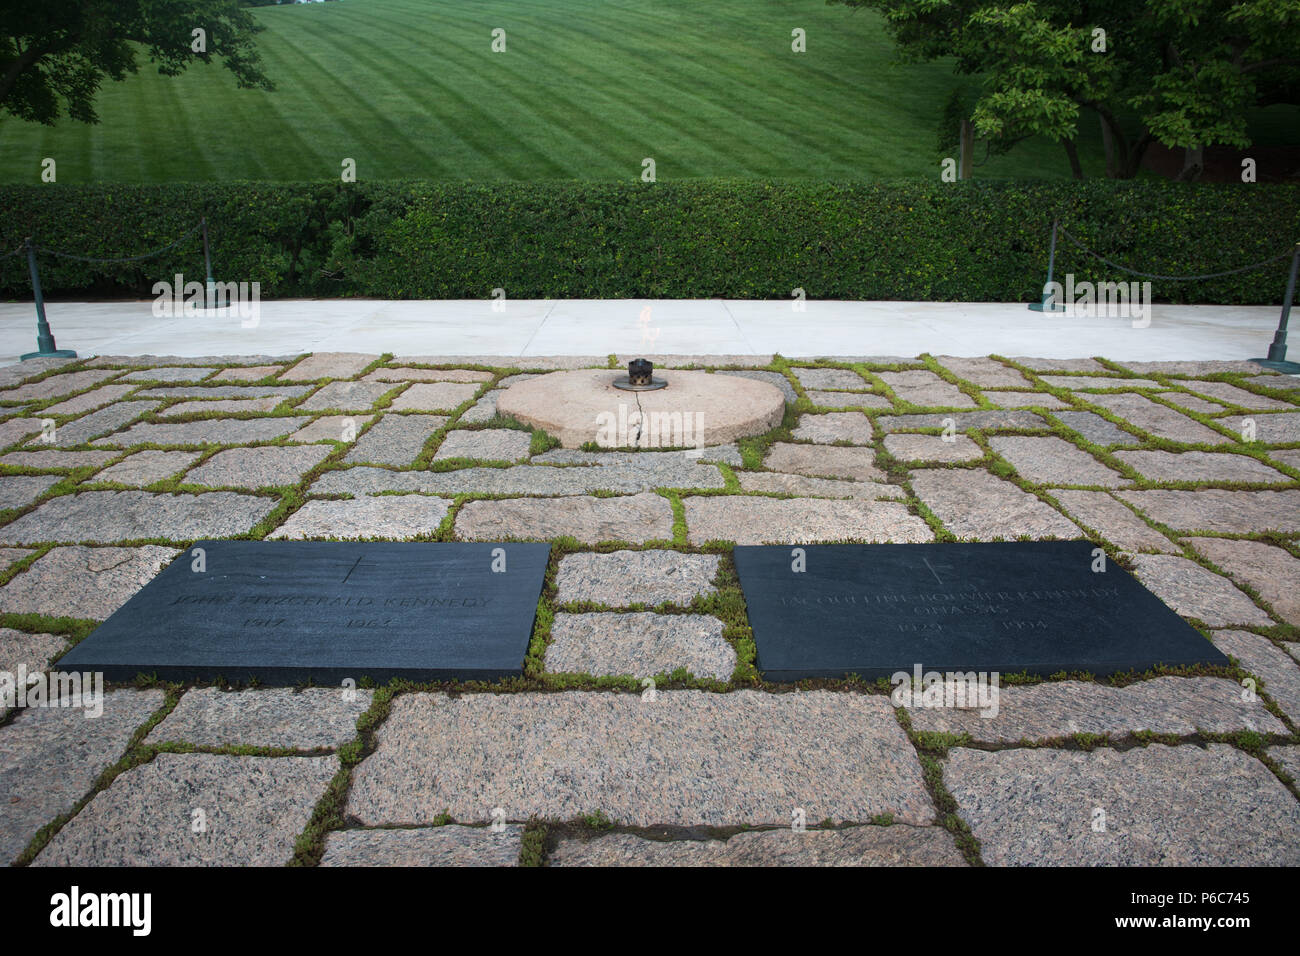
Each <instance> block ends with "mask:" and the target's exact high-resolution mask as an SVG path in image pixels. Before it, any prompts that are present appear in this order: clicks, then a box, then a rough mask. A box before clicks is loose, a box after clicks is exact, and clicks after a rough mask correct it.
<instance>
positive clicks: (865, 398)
mask: <svg viewBox="0 0 1300 956" xmlns="http://www.w3.org/2000/svg"><path fill="white" fill-rule="evenodd" d="M805 394H806V395H807V396H808V400H809V401H810V402H812V403H813V404H814V405H817V406H818V407H820V408H892V407H893V405H894V403H893V402H891V401H890V400H889V399H888V398H886V397H885V396H884V395H877V394H875V393H874V392H824V391H822V390H820V389H809V390H808V391H807V392H805Z"/></svg>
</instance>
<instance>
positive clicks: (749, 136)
mask: <svg viewBox="0 0 1300 956" xmlns="http://www.w3.org/2000/svg"><path fill="white" fill-rule="evenodd" d="M256 16H257V17H258V18H259V19H260V20H261V21H262V22H263V23H265V25H266V31H265V32H264V33H262V34H261V35H260V37H259V40H258V42H259V45H260V48H261V50H262V53H263V58H264V60H265V65H266V69H267V72H268V73H269V74H270V76H271V77H272V79H273V80H274V81H275V82H276V84H277V86H278V89H277V90H276V92H274V93H264V92H260V91H251V90H239V89H236V88H235V85H234V83H233V80H232V79H231V77H230V75H229V74H228V73H227V72H226V71H224V70H222V69H220V68H219V67H216V66H213V67H211V68H201V69H192V70H191V71H190V72H188V73H187V74H185V75H184V76H182V77H180V78H177V79H168V78H164V77H160V76H159V75H158V74H157V72H156V69H155V68H153V67H152V66H150V65H149V64H148V63H147V62H146V63H144V64H143V65H142V69H141V73H140V74H139V75H137V76H135V77H132V78H130V79H128V80H127V81H126V82H124V83H109V84H108V85H107V86H106V87H105V88H104V90H103V91H102V93H101V95H100V98H99V111H100V115H101V117H102V123H101V124H100V125H98V126H93V127H87V126H84V125H82V124H79V123H73V122H71V121H67V120H64V121H62V122H61V123H60V125H59V126H58V127H56V128H49V127H43V126H36V125H31V124H23V123H19V122H17V121H16V120H13V119H12V118H9V119H6V120H5V121H3V122H2V123H0V181H4V182H38V181H39V177H40V171H41V161H42V159H43V158H44V157H53V158H54V159H55V160H56V161H57V163H58V181H59V182H60V183H76V182H87V181H111V182H157V181H172V180H209V179H277V180H300V179H324V178H332V177H336V176H338V175H339V172H340V169H341V167H340V163H341V161H342V160H343V159H344V158H345V157H351V158H353V159H355V160H356V162H357V172H358V176H359V178H363V179H394V178H423V179H455V180H460V179H477V180H500V179H557V178H563V179H573V178H580V179H604V180H609V179H633V178H636V177H638V176H639V175H640V172H641V161H642V159H643V158H645V157H653V158H654V159H655V161H656V164H657V171H658V176H659V179H660V180H666V179H671V178H683V177H705V176H728V177H790V178H802V177H807V178H815V179H861V178H895V177H931V176H938V173H939V159H938V157H937V156H936V155H935V152H934V142H935V127H936V123H937V117H938V113H939V109H940V107H941V105H942V103H943V101H944V99H945V97H946V96H947V94H948V93H949V91H950V90H951V89H952V87H953V86H954V84H956V83H958V82H961V81H959V79H958V78H957V77H955V76H954V75H953V73H952V71H951V67H950V66H949V65H948V64H928V65H920V66H900V65H896V64H894V63H893V62H892V60H893V48H892V45H891V43H890V41H889V40H888V38H887V37H886V36H885V34H884V31H883V29H882V28H881V24H880V21H879V20H878V19H877V18H876V17H875V15H874V14H871V13H868V12H862V11H860V12H853V11H851V10H849V9H848V8H845V7H828V6H826V5H825V4H824V3H823V2H822V0H711V2H708V3H702V2H700V0H529V2H524V0H480V2H474V3H467V2H464V0H339V2H334V3H323V4H308V5H303V6H293V7H270V8H261V9H259V10H257V11H256ZM495 27H502V28H504V29H505V30H506V32H507V38H508V39H507V43H508V50H507V52H505V53H503V54H496V53H492V52H491V51H490V41H491V36H490V34H491V31H492V29H493V28H495ZM795 27H802V28H803V29H805V30H806V31H807V37H808V41H807V42H808V52H807V53H804V54H794V53H792V52H791V50H790V32H791V30H792V29H793V28H795ZM965 82H969V81H965ZM1098 140H1099V136H1098V135H1097V130H1096V124H1095V123H1092V122H1088V123H1085V124H1084V131H1083V139H1082V142H1081V153H1082V155H1083V157H1084V163H1085V167H1086V168H1087V170H1088V171H1089V172H1090V173H1093V172H1098V173H1099V172H1100V167H1101V160H1100V146H1099V142H1098ZM976 175H977V176H997V177H1034V178H1051V179H1060V178H1065V177H1066V176H1067V175H1068V166H1067V164H1066V161H1065V156H1064V153H1063V151H1062V150H1061V148H1060V146H1059V145H1057V144H1054V143H1051V142H1047V141H1032V142H1027V143H1024V144H1021V145H1020V146H1018V147H1017V148H1016V149H1015V150H1013V151H1012V152H1011V153H1010V154H1009V155H1008V156H1006V157H1000V158H994V159H991V160H990V161H989V162H988V163H987V164H986V165H984V166H981V167H979V168H978V169H977V170H976Z"/></svg>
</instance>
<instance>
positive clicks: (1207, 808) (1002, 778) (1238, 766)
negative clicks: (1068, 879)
mask: <svg viewBox="0 0 1300 956" xmlns="http://www.w3.org/2000/svg"><path fill="white" fill-rule="evenodd" d="M943 778H944V783H945V785H946V786H947V789H948V791H949V792H950V793H951V794H952V795H953V797H954V799H955V800H956V801H957V812H958V814H959V815H960V816H961V817H962V819H964V820H965V821H966V822H967V823H968V824H969V825H970V828H971V831H972V833H973V834H974V836H975V838H976V839H977V840H979V841H980V854H981V856H982V857H983V859H984V861H985V863H987V864H989V865H992V866H1062V865H1071V866H1080V865H1086V866H1144V865H1145V866H1207V865H1208V866H1279V865H1291V866H1295V865H1297V864H1300V801H1297V800H1296V799H1295V798H1294V797H1293V796H1292V795H1291V794H1290V793H1289V792H1288V791H1287V789H1286V788H1285V787H1284V786H1282V784H1281V783H1280V782H1279V781H1278V779H1277V778H1276V777H1274V776H1273V774H1272V773H1270V772H1269V770H1268V768H1266V767H1265V766H1264V765H1263V764H1262V763H1260V762H1259V761H1258V760H1256V759H1255V758H1253V757H1251V756H1249V755H1247V754H1246V753H1244V752H1242V751H1240V750H1237V749H1236V748H1235V747H1232V746H1229V745H1228V744H1218V743H1211V744H1207V745H1205V746H1204V747H1198V746H1191V745H1185V746H1179V747H1169V746H1166V745H1164V744H1152V745H1150V746H1148V747H1136V748H1134V749H1132V750H1126V751H1118V750H1112V749H1110V748H1106V747H1100V748H1097V749H1096V750H1093V751H1091V752H1087V751H1077V750H1074V751H1072V750H1051V749H1023V750H1001V751H996V752H988V751H980V750H969V749H966V748H958V749H954V750H951V751H949V755H948V758H947V759H946V760H945V761H944V767H943ZM1098 810H1100V811H1102V812H1103V813H1104V814H1105V817H1104V821H1102V818H1101V817H1099V816H1098V815H1097V813H1096V811H1098ZM1102 823H1104V829H1100V828H1099V826H1098V824H1102ZM1099 831H1100V832H1099Z"/></svg>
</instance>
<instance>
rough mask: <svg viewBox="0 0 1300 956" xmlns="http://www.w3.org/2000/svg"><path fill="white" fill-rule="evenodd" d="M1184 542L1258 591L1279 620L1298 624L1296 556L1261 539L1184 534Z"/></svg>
mask: <svg viewBox="0 0 1300 956" xmlns="http://www.w3.org/2000/svg"><path fill="white" fill-rule="evenodd" d="M1187 543H1188V544H1190V545H1191V546H1192V547H1193V548H1195V549H1196V550H1197V551H1198V552H1200V553H1201V554H1203V555H1204V556H1205V557H1207V558H1209V559H1210V560H1211V561H1212V562H1214V564H1215V566H1216V567H1218V568H1220V569H1221V570H1223V571H1226V572H1227V573H1228V575H1229V576H1230V577H1231V578H1232V579H1233V580H1235V581H1241V582H1243V583H1245V584H1248V585H1250V586H1251V587H1252V588H1254V589H1255V590H1256V591H1257V592H1259V596H1260V597H1262V598H1263V599H1264V600H1265V601H1267V602H1268V603H1269V604H1270V605H1271V606H1272V608H1273V610H1274V612H1276V613H1277V614H1280V615H1281V616H1282V619H1283V620H1285V621H1287V622H1288V623H1290V624H1295V625H1297V626H1300V558H1296V557H1294V556H1293V555H1292V554H1291V553H1290V552H1289V551H1287V550H1285V549H1284V548H1279V547H1277V546H1276V545H1272V544H1265V543H1264V542H1263V541H1235V540H1232V539H1230V538H1188V539H1187Z"/></svg>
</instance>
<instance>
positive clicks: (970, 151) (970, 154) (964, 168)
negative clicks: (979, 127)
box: [957, 117, 975, 179]
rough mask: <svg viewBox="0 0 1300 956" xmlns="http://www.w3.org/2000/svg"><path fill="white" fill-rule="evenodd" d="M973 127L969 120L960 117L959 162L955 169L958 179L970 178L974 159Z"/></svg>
mask: <svg viewBox="0 0 1300 956" xmlns="http://www.w3.org/2000/svg"><path fill="white" fill-rule="evenodd" d="M974 154H975V127H974V126H972V125H971V121H970V120H968V119H966V118H965V117H963V118H962V121H961V164H960V166H958V169H957V178H958V179H970V177H971V166H972V164H973V162H974V160H975V155H974Z"/></svg>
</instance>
